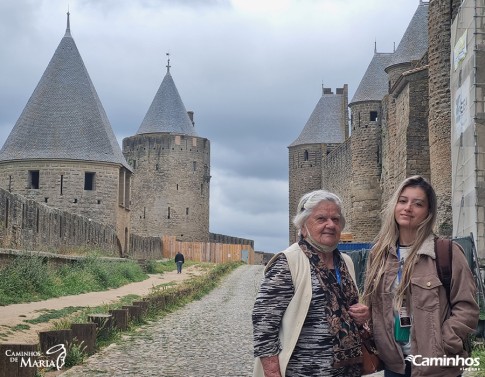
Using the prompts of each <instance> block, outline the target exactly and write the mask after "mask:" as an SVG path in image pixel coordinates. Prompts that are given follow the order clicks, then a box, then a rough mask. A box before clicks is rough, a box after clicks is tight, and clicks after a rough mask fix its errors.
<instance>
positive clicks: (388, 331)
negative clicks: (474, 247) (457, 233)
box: [370, 236, 479, 377]
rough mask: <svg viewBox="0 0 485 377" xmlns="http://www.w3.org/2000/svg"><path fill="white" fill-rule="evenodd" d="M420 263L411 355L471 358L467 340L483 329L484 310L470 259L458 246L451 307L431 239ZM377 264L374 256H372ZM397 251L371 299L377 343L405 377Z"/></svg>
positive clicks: (430, 374) (421, 372)
mask: <svg viewBox="0 0 485 377" xmlns="http://www.w3.org/2000/svg"><path fill="white" fill-rule="evenodd" d="M418 254H420V258H419V260H418V262H417V264H416V266H415V267H414V271H413V276H412V278H411V287H410V290H409V291H408V295H410V297H411V299H410V300H408V301H410V308H409V310H410V311H411V313H412V316H413V326H412V328H411V355H414V356H418V355H421V357H419V358H417V359H416V361H417V362H418V363H420V364H422V363H423V361H424V360H423V359H422V357H439V358H443V356H444V355H446V356H448V357H456V356H459V357H467V356H468V355H466V352H465V351H464V350H463V339H465V338H466V336H467V334H469V333H472V332H473V331H474V330H475V328H476V326H477V324H478V315H479V308H478V305H477V302H476V299H475V294H476V286H475V281H474V279H473V275H472V273H471V271H470V268H469V266H468V263H467V261H466V258H465V256H464V254H463V252H462V250H461V248H460V246H458V245H457V244H455V243H453V259H452V278H451V288H450V303H451V305H450V303H449V302H448V298H447V296H446V291H445V288H444V287H443V285H442V284H441V281H440V279H439V278H438V274H437V272H436V264H435V257H436V256H435V251H434V238H433V236H430V237H429V238H428V239H426V240H425V242H424V243H423V245H422V246H421V248H420V249H419V250H418ZM370 258H372V254H371V256H370ZM397 270H398V261H397V254H396V248H395V247H392V248H390V250H389V253H388V257H387V261H386V271H385V273H384V275H383V277H382V279H381V281H380V283H379V285H378V287H377V291H376V293H375V294H374V295H373V296H372V297H371V310H372V324H373V330H374V337H375V341H376V345H377V348H378V350H379V353H380V356H381V359H382V360H383V361H384V363H385V365H386V368H388V369H390V370H392V371H394V372H397V373H404V368H405V364H404V361H403V359H404V356H403V353H402V350H401V347H400V346H399V344H397V343H396V341H395V340H394V313H393V303H392V301H393V293H392V292H391V289H392V285H393V282H394V280H395V279H396V276H397ZM408 297H409V296H408ZM460 368H461V367H460V366H458V367H443V366H423V365H420V366H415V365H413V366H412V374H411V375H412V376H413V377H417V376H426V377H435V376H436V377H448V376H449V377H456V376H458V375H460V374H461V373H462V371H461V370H460Z"/></svg>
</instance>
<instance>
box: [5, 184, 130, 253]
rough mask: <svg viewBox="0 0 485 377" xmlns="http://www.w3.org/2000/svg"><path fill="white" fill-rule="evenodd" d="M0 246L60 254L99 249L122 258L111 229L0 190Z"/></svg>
mask: <svg viewBox="0 0 485 377" xmlns="http://www.w3.org/2000/svg"><path fill="white" fill-rule="evenodd" d="M0 213H1V214H2V218H0V247H2V248H12V249H22V250H37V251H57V252H59V253H68V252H69V251H75V250H77V249H87V248H90V249H98V250H102V251H103V253H104V254H106V255H115V256H121V254H122V251H121V248H120V243H119V240H118V237H117V234H116V230H115V229H114V228H113V227H112V226H107V225H103V224H100V223H98V222H96V221H93V220H91V219H89V218H87V217H84V216H80V215H75V214H72V213H69V212H66V211H62V210H59V209H56V208H52V207H49V206H47V205H45V204H42V203H38V202H37V201H35V200H32V199H27V198H25V197H23V196H21V195H18V194H11V193H9V192H7V191H6V190H3V189H0Z"/></svg>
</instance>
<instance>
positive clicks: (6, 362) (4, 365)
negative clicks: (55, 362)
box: [0, 343, 40, 377]
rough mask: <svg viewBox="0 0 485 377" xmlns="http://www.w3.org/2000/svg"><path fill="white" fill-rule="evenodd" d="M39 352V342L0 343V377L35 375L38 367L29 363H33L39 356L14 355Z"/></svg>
mask: <svg viewBox="0 0 485 377" xmlns="http://www.w3.org/2000/svg"><path fill="white" fill-rule="evenodd" d="M39 353H40V352H39V344H9V343H3V344H0V377H34V376H35V375H36V373H37V367H35V366H31V367H30V366H29V365H33V363H34V362H35V361H36V360H37V359H38V357H37V356H14V355H15V354H17V355H20V354H25V355H38V354H39ZM29 362H31V363H32V364H29Z"/></svg>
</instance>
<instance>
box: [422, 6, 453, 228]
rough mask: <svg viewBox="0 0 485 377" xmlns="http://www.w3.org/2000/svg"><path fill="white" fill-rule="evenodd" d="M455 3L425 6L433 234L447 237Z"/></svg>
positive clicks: (449, 220) (449, 215)
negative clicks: (434, 213)
mask: <svg viewBox="0 0 485 377" xmlns="http://www.w3.org/2000/svg"><path fill="white" fill-rule="evenodd" d="M457 3H458V2H457V1H453V0H432V1H430V3H429V24H428V37H429V49H428V60H429V119H428V126H429V144H430V155H431V160H430V164H431V183H432V184H433V187H434V189H435V191H436V195H437V198H438V218H437V231H438V233H440V234H442V235H451V232H452V209H451V183H452V182H451V145H450V131H451V105H450V104H451V102H450V101H451V95H450V84H449V82H450V50H451V47H450V39H451V21H452V17H453V14H454V13H456V8H457V5H458V4H457Z"/></svg>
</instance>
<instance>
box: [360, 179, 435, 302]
mask: <svg viewBox="0 0 485 377" xmlns="http://www.w3.org/2000/svg"><path fill="white" fill-rule="evenodd" d="M407 187H419V188H421V189H422V190H423V191H424V192H425V194H426V197H427V199H428V216H427V217H426V219H424V221H423V222H422V223H421V224H419V226H418V229H417V231H416V238H415V240H414V242H413V244H412V245H411V250H410V251H409V255H408V257H407V258H406V262H405V263H404V267H403V271H402V277H401V282H400V283H399V286H398V288H397V291H396V294H395V296H394V307H395V308H396V309H397V308H400V307H401V306H402V303H403V300H404V297H405V295H406V291H407V288H408V287H409V283H410V281H411V275H412V272H413V269H414V265H415V264H416V262H417V261H418V258H419V256H418V254H417V251H418V250H419V248H420V247H421V245H422V244H423V242H424V241H425V239H426V238H428V236H429V235H430V234H433V227H434V224H435V221H436V211H437V201H436V194H435V192H434V189H433V187H432V186H431V184H430V183H429V182H428V181H427V180H426V179H424V178H423V177H421V176H419V175H415V176H412V177H409V178H406V179H405V180H404V181H403V182H402V183H401V184H400V185H399V187H398V188H397V190H396V191H395V192H394V194H393V195H392V197H391V199H390V200H389V201H388V202H387V205H386V207H385V209H384V210H383V212H382V226H381V229H380V231H379V233H378V234H377V237H376V239H375V244H374V246H373V247H372V250H371V252H370V255H369V258H368V260H367V268H366V274H365V282H364V294H363V301H364V303H366V304H367V305H369V304H370V298H371V296H372V295H373V294H374V293H375V292H376V289H377V286H378V285H379V282H380V280H381V278H382V276H383V274H384V269H385V264H386V260H387V256H388V253H389V248H390V247H392V246H396V244H397V242H398V241H399V225H398V224H397V222H396V218H395V215H394V209H395V208H396V204H397V202H398V200H399V197H400V196H401V193H402V192H403V191H404V189H406V188H407Z"/></svg>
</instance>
